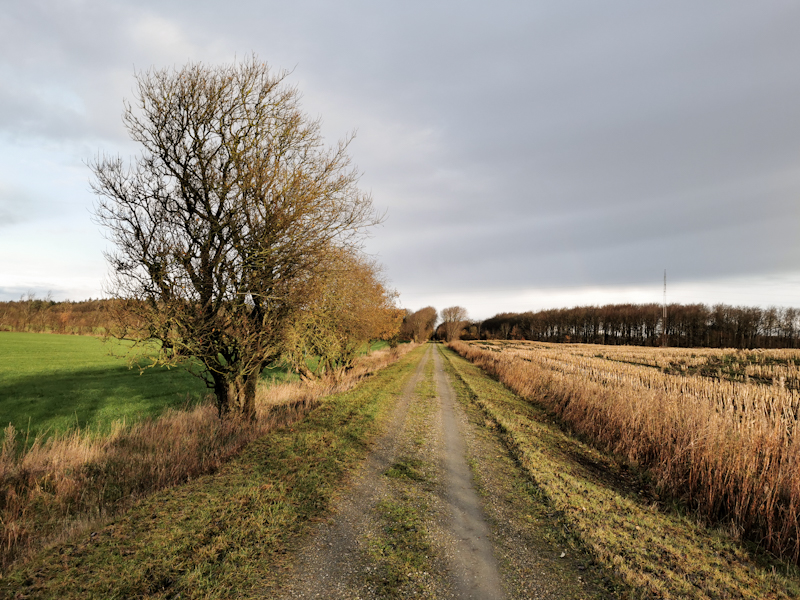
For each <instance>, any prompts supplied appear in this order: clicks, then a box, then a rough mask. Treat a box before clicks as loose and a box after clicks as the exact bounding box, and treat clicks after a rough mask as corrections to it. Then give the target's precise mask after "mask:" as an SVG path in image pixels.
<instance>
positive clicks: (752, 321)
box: [0, 296, 800, 348]
mask: <svg viewBox="0 0 800 600" xmlns="http://www.w3.org/2000/svg"><path fill="white" fill-rule="evenodd" d="M112 302H114V301H113V300H102V299H98V300H91V299H90V300H83V301H79V302H72V301H65V302H55V301H53V300H51V299H49V298H44V299H42V298H36V297H35V296H29V297H27V298H23V299H21V300H17V301H11V302H0V331H3V330H5V331H30V332H50V333H71V334H80V335H102V334H104V333H105V332H106V331H107V330H108V329H109V328H111V326H112V314H111V311H110V308H111V306H112ZM662 314H663V306H661V305H659V304H609V305H606V306H580V307H576V308H559V309H550V310H542V311H539V312H524V313H499V314H497V315H495V316H494V317H491V318H490V319H486V320H485V321H465V322H463V329H462V331H461V335H460V337H461V339H466V340H470V339H516V340H534V341H539V342H556V343H570V342H571V343H582V344H610V345H620V344H627V345H633V346H660V345H661V344H662V340H663V324H662V320H663V319H662ZM437 317H438V314H437V313H436V311H435V309H434V308H433V307H426V308H424V309H421V310H419V311H417V312H416V313H411V312H409V313H407V315H406V317H405V319H404V322H403V326H402V329H401V333H400V339H401V340H417V341H425V340H426V339H428V338H429V337H431V336H433V335H436V336H437V337H442V338H444V326H443V325H440V326H439V328H438V329H434V323H435V322H436V319H437ZM439 330H441V331H439ZM666 338H667V339H666V344H667V345H668V346H673V347H684V348H690V347H705V348H798V347H800V309H797V308H776V307H770V308H759V307H751V306H729V305H726V304H717V305H714V306H707V305H705V304H685V305H684V304H670V305H668V306H667V326H666Z"/></svg>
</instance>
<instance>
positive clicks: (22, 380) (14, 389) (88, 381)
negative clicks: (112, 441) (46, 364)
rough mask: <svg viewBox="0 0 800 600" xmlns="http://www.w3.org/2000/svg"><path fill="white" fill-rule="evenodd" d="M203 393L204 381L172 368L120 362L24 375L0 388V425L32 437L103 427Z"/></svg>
mask: <svg viewBox="0 0 800 600" xmlns="http://www.w3.org/2000/svg"><path fill="white" fill-rule="evenodd" d="M207 393H208V390H207V389H206V387H205V385H204V384H203V382H202V381H200V380H199V379H197V378H196V377H193V376H192V375H190V374H189V373H188V372H186V371H185V370H184V369H175V368H173V369H165V368H153V369H147V370H145V371H144V372H143V373H140V372H139V370H138V369H136V368H134V369H129V368H128V367H127V366H126V365H120V366H113V367H97V368H88V369H79V370H73V371H57V372H55V373H48V374H47V375H41V374H37V375H30V376H22V377H17V378H10V379H7V380H6V382H5V383H4V384H3V385H2V387H0V427H5V426H6V425H8V424H9V423H11V424H12V425H14V427H15V428H16V429H17V430H18V431H19V432H20V434H21V435H26V436H27V437H28V439H29V440H30V441H32V440H33V438H34V437H35V436H36V435H38V434H44V435H50V434H52V433H54V432H60V431H65V430H68V429H71V428H74V427H80V428H85V427H87V426H88V427H90V428H92V429H96V430H99V431H103V430H106V429H108V428H109V427H110V425H111V423H112V422H113V421H116V420H121V419H125V420H126V421H127V422H132V421H136V420H139V419H142V418H147V417H155V416H158V415H159V414H161V413H162V412H163V411H164V410H165V409H166V408H180V407H182V406H185V405H192V404H195V403H197V402H199V401H200V400H202V399H203V398H204V397H205V395H206V394H207ZM2 435H3V434H2V433H0V436H2Z"/></svg>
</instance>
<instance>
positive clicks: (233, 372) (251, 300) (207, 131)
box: [91, 57, 380, 414]
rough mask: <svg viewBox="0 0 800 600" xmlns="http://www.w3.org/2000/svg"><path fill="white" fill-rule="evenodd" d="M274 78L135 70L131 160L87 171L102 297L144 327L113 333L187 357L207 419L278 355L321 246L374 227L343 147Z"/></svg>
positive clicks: (262, 68) (203, 69)
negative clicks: (107, 295) (203, 395)
mask: <svg viewBox="0 0 800 600" xmlns="http://www.w3.org/2000/svg"><path fill="white" fill-rule="evenodd" d="M286 75H287V74H286V73H285V72H280V73H276V74H273V73H272V72H271V71H270V69H269V67H268V66H267V65H266V64H264V63H260V62H258V60H257V59H256V58H255V57H251V58H250V59H249V60H247V61H245V62H243V63H240V64H235V65H232V66H219V67H207V66H204V65H201V64H189V65H187V66H185V67H184V68H182V69H180V70H151V71H147V72H138V73H136V80H137V91H136V96H135V98H134V100H133V102H131V103H126V105H125V112H124V116H123V119H124V122H125V125H126V127H127V128H128V131H129V133H130V136H131V138H132V139H133V140H135V141H137V142H139V143H140V144H141V147H142V151H141V154H140V155H139V157H138V158H137V159H136V160H135V161H134V162H133V164H131V165H130V166H127V167H126V166H125V165H124V164H123V162H122V160H121V159H119V158H117V157H101V158H98V159H97V160H96V161H95V162H94V163H93V164H92V165H91V166H92V170H93V171H94V175H95V179H94V181H93V183H92V187H93V190H94V191H95V192H96V194H97V195H98V198H99V200H98V202H97V205H96V211H95V215H96V218H97V220H98V222H99V223H101V224H102V225H103V226H104V227H106V229H107V232H108V235H109V238H110V239H111V240H112V241H113V242H114V244H115V246H116V250H115V251H114V252H113V253H111V254H109V256H108V259H109V261H110V263H111V266H112V268H113V290H112V292H113V293H114V294H115V295H116V296H119V297H123V298H126V299H128V300H130V304H129V305H128V308H129V309H130V310H131V311H132V313H134V314H136V316H137V319H136V320H137V321H144V322H146V323H149V326H148V328H147V329H146V330H145V331H142V330H131V329H128V330H126V331H125V334H126V335H135V336H144V337H149V338H155V339H159V340H161V342H162V345H163V349H162V357H161V359H162V361H165V362H174V361H178V360H184V359H185V358H186V357H189V356H191V357H195V359H197V360H199V361H200V363H201V364H202V365H203V369H202V370H203V373H204V376H205V377H206V381H207V382H209V385H213V387H214V389H215V392H216V394H217V398H218V402H219V403H220V413H221V414H224V413H226V412H227V411H229V410H233V409H232V407H231V403H232V402H234V401H233V400H230V397H231V394H233V395H234V396H235V397H236V398H240V400H241V398H242V397H243V396H242V395H243V394H244V396H247V392H246V391H245V390H246V389H248V386H249V385H250V384H249V382H250V381H251V379H253V378H254V377H257V376H258V374H259V373H260V371H261V370H262V369H263V367H264V365H265V364H266V363H267V362H268V361H270V360H272V359H274V358H275V357H276V356H278V355H279V354H280V353H281V343H282V342H281V335H282V334H283V332H284V330H285V323H287V322H289V320H290V319H291V318H292V317H293V315H294V314H295V313H296V312H297V311H298V310H299V309H300V307H299V306H298V299H299V298H303V297H304V291H306V290H310V289H311V288H312V287H313V285H314V283H313V282H314V280H315V278H316V277H318V276H319V274H320V270H321V269H322V266H323V265H325V264H326V258H327V255H328V253H329V252H330V251H331V249H332V248H333V249H336V248H339V249H357V248H359V247H360V244H361V242H362V240H363V236H364V232H365V231H366V229H367V228H368V227H369V226H371V225H374V224H376V223H377V222H379V220H380V219H379V218H378V217H377V216H376V215H375V212H374V210H373V207H372V200H371V198H370V196H369V195H368V194H365V193H363V192H361V191H360V190H359V189H358V187H357V182H358V172H357V171H356V169H355V168H353V167H352V166H351V164H350V157H349V156H348V154H347V145H348V141H349V140H345V141H343V142H340V143H339V144H338V145H337V146H335V147H334V148H332V149H326V148H325V146H324V143H323V139H322V134H321V132H320V126H319V122H318V121H315V120H311V119H309V118H308V117H307V116H306V115H305V114H303V113H302V112H301V110H300V105H299V99H300V95H299V93H298V91H297V89H296V88H294V87H291V86H288V85H286V84H285V82H284V80H285V78H286ZM233 388H235V389H233ZM240 400H236V401H240ZM241 401H242V402H245V403H247V402H248V401H247V400H246V399H245V400H241ZM243 410H245V412H247V410H249V409H247V408H245V409H243Z"/></svg>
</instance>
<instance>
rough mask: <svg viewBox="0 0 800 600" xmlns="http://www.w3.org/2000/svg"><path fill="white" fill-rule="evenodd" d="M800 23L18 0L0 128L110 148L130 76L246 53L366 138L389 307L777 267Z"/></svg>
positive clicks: (497, 6) (792, 178) (339, 5)
mask: <svg viewBox="0 0 800 600" xmlns="http://www.w3.org/2000/svg"><path fill="white" fill-rule="evenodd" d="M798 22H800V7H798V5H796V4H795V3H791V2H784V1H778V0H775V1H772V2H768V3H767V4H766V5H764V4H759V5H755V4H752V3H745V2H721V1H720V2H706V3H703V4H702V5H698V4H697V3H696V2H688V1H678V2H670V3H668V4H661V5H653V4H642V3H639V2H612V3H602V4H599V3H594V2H586V1H584V2H559V3H522V2H518V1H513V2H512V1H501V2H496V3H492V4H491V5H490V4H487V3H479V2H459V3H456V2H437V3H430V2H427V3H426V2H421V1H411V2H404V3H376V2H372V1H369V0H350V1H343V2H336V3H330V2H323V1H322V0H316V1H302V2H297V3H279V2H272V1H267V2H243V3H240V4H239V5H237V6H236V8H235V9H231V8H225V9H223V8H222V7H221V6H220V5H219V3H218V2H212V1H210V0H200V1H198V2H194V3H191V5H189V4H188V3H187V2H185V1H183V0H160V1H158V2H156V1H155V0H147V1H145V2H137V3H133V2H119V3H114V4H109V3H106V2H100V1H99V0H87V1H84V2H58V1H56V0H49V1H45V0H34V1H32V2H26V3H13V4H12V7H11V8H10V9H9V10H7V11H4V12H3V15H0V55H2V56H4V57H8V58H7V59H6V60H5V61H3V62H0V69H2V70H1V71H0V74H1V75H3V77H4V79H5V80H6V81H7V82H8V83H9V85H7V86H4V88H3V91H2V92H0V131H3V132H5V133H6V135H7V136H8V134H10V133H13V134H14V135H16V136H18V137H19V136H23V135H36V136H40V137H41V138H42V139H45V140H47V139H52V140H59V139H76V138H77V139H80V140H81V142H82V143H84V144H85V143H88V141H90V140H91V141H92V142H94V140H96V139H98V138H104V139H106V140H109V141H110V143H112V145H113V144H116V145H117V146H120V145H122V144H123V143H124V139H125V136H124V131H123V130H122V128H121V125H120V120H119V115H120V112H121V110H122V103H121V100H122V96H128V97H130V91H131V88H132V84H133V77H132V74H133V67H134V66H136V67H138V68H147V67H149V66H150V65H151V64H155V65H156V66H169V65H173V64H178V65H179V64H183V63H184V62H185V61H186V60H187V59H188V58H192V59H195V60H203V61H206V62H214V61H219V60H226V61H230V60H232V59H233V57H234V55H236V56H239V57H240V58H241V57H243V56H246V55H248V54H249V53H250V52H253V51H254V52H256V53H257V54H258V55H259V57H260V58H262V59H264V60H267V61H268V62H270V63H271V64H273V66H276V67H283V68H290V69H291V68H294V73H293V74H292V76H291V78H290V81H292V82H294V83H297V84H298V85H299V86H300V89H301V91H303V92H304V93H305V94H306V98H305V100H306V107H307V109H308V110H309V112H310V113H312V114H320V115H321V116H322V118H323V122H324V124H325V127H326V128H327V129H326V131H330V132H331V135H332V136H340V135H342V132H345V131H348V130H350V129H353V128H358V129H359V136H358V137H357V138H356V140H355V142H354V143H353V146H352V150H353V153H354V160H355V162H356V163H358V164H359V165H360V167H361V168H362V170H363V171H364V172H365V175H364V178H363V183H364V184H365V186H366V187H367V188H369V189H371V190H372V191H373V194H374V196H375V201H376V204H377V205H379V206H380V207H381V208H387V209H388V211H389V218H388V220H387V222H386V223H385V225H384V226H383V227H381V228H379V229H377V230H376V231H375V237H374V238H373V240H371V241H370V243H369V249H370V250H371V251H373V252H377V253H380V258H381V260H383V262H385V263H386V266H387V270H388V274H389V276H390V277H391V278H392V279H393V280H394V281H395V284H396V285H397V286H398V287H399V288H401V291H402V287H403V285H409V286H410V285H414V286H415V288H420V287H422V286H427V287H428V288H429V289H434V288H436V287H437V286H448V285H449V286H452V285H456V284H462V283H463V282H465V281H467V282H472V285H474V286H478V287H480V286H499V287H502V286H504V285H506V286H507V285H509V282H514V283H515V284H520V285H549V286H556V285H565V286H568V285H584V284H587V285H588V284H592V285H601V284H609V283H614V284H627V283H636V282H637V281H639V280H645V279H646V280H648V281H649V280H650V278H651V277H652V273H653V272H656V273H660V270H661V269H663V268H664V267H667V268H669V269H670V270H671V272H672V271H674V272H676V273H680V276H681V277H684V278H687V279H698V280H699V279H702V278H704V277H706V278H714V277H721V276H724V275H739V274H748V273H751V274H752V273H763V272H765V271H768V270H771V271H774V270H781V269H783V270H791V269H795V268H796V267H795V266H794V265H796V264H798V262H800V261H798V259H800V243H799V242H797V241H795V240H796V238H797V236H796V235H795V234H794V232H793V228H794V226H795V224H796V223H797V220H798V218H800V212H799V211H798V208H797V207H798V197H800V170H798V167H800V165H798V163H797V161H798V157H800V103H798V102H797V98H798V97H800V78H798V77H797V76H796V68H797V67H796V65H797V58H798V56H800V36H797V35H796V24H797V23H798ZM106 149H108V148H106ZM4 206H5V205H4V204H2V203H0V212H2V211H4V210H5V212H6V213H8V209H4V208H3V207H4ZM9 214H10V213H9ZM10 218H11V217H10ZM10 218H9V219H10ZM16 218H21V217H16ZM9 222H10V220H9Z"/></svg>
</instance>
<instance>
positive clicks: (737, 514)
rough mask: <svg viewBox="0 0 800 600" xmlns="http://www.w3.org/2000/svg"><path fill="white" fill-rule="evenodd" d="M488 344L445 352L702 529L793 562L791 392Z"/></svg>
mask: <svg viewBox="0 0 800 600" xmlns="http://www.w3.org/2000/svg"><path fill="white" fill-rule="evenodd" d="M480 346H483V347H480ZM495 346H496V347H494V348H489V347H487V345H486V344H480V345H479V344H473V345H468V344H465V343H455V344H452V345H451V347H452V348H453V349H455V350H456V351H458V352H459V353H460V354H461V355H462V356H464V357H466V358H468V359H469V360H471V361H472V362H474V363H476V364H477V365H479V366H480V367H482V368H483V369H484V370H486V371H488V372H490V373H492V374H494V375H495V376H497V377H498V378H499V379H500V381H502V382H503V383H504V384H505V385H506V386H508V387H509V388H510V389H511V390H513V391H514V392H516V393H518V394H519V395H521V396H523V397H524V398H527V399H530V400H535V401H536V402H538V403H541V404H544V405H545V406H546V407H547V408H548V409H549V410H551V411H553V412H554V413H556V414H557V415H558V416H559V417H560V418H561V419H562V420H563V421H564V422H565V423H566V424H568V425H569V426H570V427H571V428H572V429H573V430H574V431H576V432H577V433H579V434H581V435H583V436H585V437H586V438H588V439H590V440H592V441H593V442H594V443H595V444H597V445H599V446H600V447H602V448H604V449H607V450H610V451H612V452H614V453H616V454H617V455H621V456H623V457H625V458H626V459H627V460H629V461H631V462H633V463H635V464H639V465H641V466H643V467H646V468H647V469H649V471H650V472H651V473H652V474H653V477H654V479H655V481H656V483H657V485H659V486H660V487H661V488H662V489H663V490H664V491H665V492H667V493H669V494H672V495H673V496H676V497H679V498H681V499H683V500H684V501H685V502H686V503H687V504H688V505H689V506H691V507H693V508H694V509H695V510H696V511H697V513H698V514H699V515H700V516H702V517H703V518H704V519H706V520H707V521H708V522H714V523H717V522H723V523H729V524H730V526H731V529H732V530H734V531H735V532H736V533H737V534H738V535H740V536H742V537H743V538H747V539H750V540H752V541H755V542H757V543H759V544H761V545H762V546H763V547H764V548H766V549H767V550H769V551H770V552H772V553H774V554H776V555H778V556H780V557H782V558H784V559H787V560H790V561H792V562H795V563H798V562H799V561H800V520H799V519H798V510H800V438H799V437H798V436H797V435H796V434H795V426H796V422H797V414H798V403H797V395H796V393H795V392H794V391H792V390H787V389H786V388H785V387H784V386H783V385H780V383H778V384H777V385H774V386H765V385H756V384H752V383H744V382H741V383H739V382H732V381H721V380H718V379H717V380H714V379H709V378H705V377H699V376H688V377H687V376H682V375H672V374H669V373H664V372H662V370H660V369H656V368H653V367H648V366H637V365H632V364H629V363H623V362H618V361H617V360H606V359H605V356H603V357H602V358H601V357H598V356H597V353H598V352H600V353H601V354H602V350H603V349H602V348H598V347H593V348H592V352H593V354H592V356H587V355H586V354H585V353H582V352H581V351H579V349H578V350H576V349H575V347H570V346H566V347H563V346H562V347H561V348H556V347H552V346H548V345H543V344H535V343H528V344H524V345H521V344H515V347H514V348H513V349H511V348H509V347H507V345H503V344H495ZM650 352H653V353H657V352H659V349H651V350H650ZM696 352H697V353H698V354H700V353H702V352H703V351H701V350H698V351H696ZM655 364H658V361H655Z"/></svg>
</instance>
